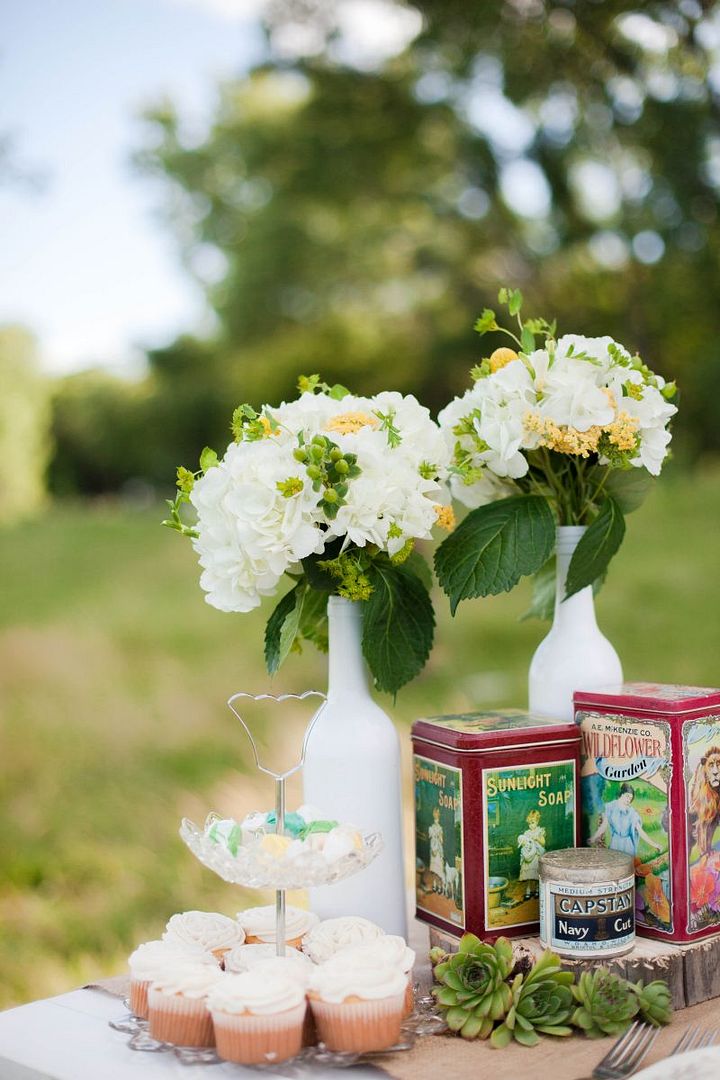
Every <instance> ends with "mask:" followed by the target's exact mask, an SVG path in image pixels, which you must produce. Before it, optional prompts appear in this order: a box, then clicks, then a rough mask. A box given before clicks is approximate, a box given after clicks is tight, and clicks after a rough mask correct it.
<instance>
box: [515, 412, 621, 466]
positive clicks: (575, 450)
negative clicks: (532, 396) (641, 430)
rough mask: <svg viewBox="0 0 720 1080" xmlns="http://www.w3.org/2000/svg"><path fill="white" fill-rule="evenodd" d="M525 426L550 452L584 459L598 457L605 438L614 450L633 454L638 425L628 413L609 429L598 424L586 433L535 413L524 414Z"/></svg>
mask: <svg viewBox="0 0 720 1080" xmlns="http://www.w3.org/2000/svg"><path fill="white" fill-rule="evenodd" d="M523 423H524V424H525V427H526V428H527V430H528V431H533V432H535V433H536V434H537V435H539V436H540V445H541V446H547V447H548V449H549V450H555V451H556V452H557V453H558V454H575V455H577V456H578V457H583V458H586V457H589V456H590V454H596V453H597V451H598V444H599V442H600V438H601V437H602V435H603V434H607V436H608V439H609V440H610V442H611V443H612V444H613V446H617V448H618V450H634V449H635V446H636V443H637V438H636V433H637V429H638V424H639V422H638V421H637V420H636V419H635V418H634V417H632V416H630V415H629V413H626V412H621V413H620V414H619V415H618V417H617V419H616V420H613V422H612V423H611V424H608V425H607V427H604V428H602V427H599V426H598V425H597V424H595V425H593V427H590V428H588V429H587V431H578V429H577V428H574V427H567V426H566V425H563V424H556V423H555V422H554V421H553V420H547V419H545V417H543V416H540V414H539V413H532V412H528V413H526V414H525V416H524V418H523Z"/></svg>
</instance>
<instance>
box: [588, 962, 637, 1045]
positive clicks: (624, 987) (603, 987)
mask: <svg viewBox="0 0 720 1080" xmlns="http://www.w3.org/2000/svg"><path fill="white" fill-rule="evenodd" d="M572 992H573V995H574V997H575V1000H576V1001H577V1003H578V1004H577V1008H576V1009H575V1011H574V1013H573V1015H572V1023H573V1024H574V1025H575V1026H576V1027H579V1028H582V1029H583V1031H584V1032H585V1034H586V1035H588V1036H589V1037H590V1038H591V1039H598V1038H602V1036H603V1035H621V1034H622V1032H623V1031H625V1029H626V1028H627V1027H628V1026H629V1025H630V1022H631V1021H632V1019H633V1017H635V1016H636V1015H637V1013H638V1012H639V1010H640V999H639V996H638V993H637V990H636V988H635V987H634V986H633V984H632V983H629V982H628V981H627V979H623V978H622V976H620V975H614V974H613V973H612V972H611V971H609V970H608V969H607V968H597V970H595V971H593V972H589V971H584V972H583V973H582V975H581V976H580V978H579V980H578V982H577V984H576V985H575V986H573V988H572Z"/></svg>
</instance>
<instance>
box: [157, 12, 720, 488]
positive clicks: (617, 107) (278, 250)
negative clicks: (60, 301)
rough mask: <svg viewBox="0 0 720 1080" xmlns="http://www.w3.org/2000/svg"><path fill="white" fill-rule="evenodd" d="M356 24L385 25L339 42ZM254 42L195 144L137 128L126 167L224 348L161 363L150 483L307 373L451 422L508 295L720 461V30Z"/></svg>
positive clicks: (506, 22)
mask: <svg viewBox="0 0 720 1080" xmlns="http://www.w3.org/2000/svg"><path fill="white" fill-rule="evenodd" d="M350 9H353V10H354V11H355V14H356V16H357V15H358V12H359V16H360V18H362V16H363V12H364V13H365V18H366V21H367V20H370V21H372V20H373V19H376V20H378V19H380V18H381V17H382V18H383V20H384V21H383V22H382V24H379V23H378V25H376V26H375V28H374V35H373V34H372V33H371V34H368V33H367V32H366V30H367V27H363V25H362V24H361V23H360V22H358V20H357V18H356V21H355V23H353V24H352V26H351V27H350V29H348V24H347V18H348V12H349V11H350ZM420 15H422V18H421V17H420ZM393 19H394V20H395V21H394V22H393V21H392V20H393ZM398 20H399V22H398ZM393 27H394V28H395V30H398V27H399V28H400V30H401V31H402V33H405V39H404V40H405V43H406V47H405V48H400V46H397V47H395V48H394V50H393V48H392V47H390V46H389V45H388V40H387V35H388V34H389V33H390V30H392V29H393ZM370 29H372V26H371V27H370ZM361 31H362V32H361ZM266 32H267V42H268V59H267V61H266V62H265V63H264V64H262V65H260V66H259V67H257V68H256V69H255V70H253V71H252V72H250V73H249V74H248V75H247V76H244V77H242V78H240V79H237V80H235V81H231V82H228V83H226V84H224V85H223V86H222V87H221V88H220V94H219V99H218V104H217V108H216V111H215V114H214V116H213V119H212V122H211V123H210V125H209V127H208V130H207V133H206V136H205V137H204V138H203V139H202V140H200V141H198V139H197V137H196V136H193V137H188V136H187V135H186V132H185V127H184V123H183V118H182V116H181V115H180V114H179V113H178V112H177V110H175V109H174V107H173V106H172V104H168V103H165V104H163V105H161V106H158V107H157V108H156V109H154V110H153V111H152V112H151V113H150V114H149V122H150V131H151V136H150V138H149V139H148V146H147V149H146V150H144V151H143V152H142V153H141V154H140V162H141V165H142V167H143V168H144V169H146V170H149V171H151V172H153V173H154V174H157V175H159V176H161V177H163V178H165V179H166V181H167V183H168V196H169V198H168V210H167V213H168V218H169V220H170V221H171V222H172V224H173V227H174V228H175V229H176V230H177V233H178V236H179V238H180V240H181V245H182V251H183V256H184V259H185V261H186V264H187V266H188V269H189V270H190V271H191V272H192V273H194V274H195V275H196V276H197V277H198V278H199V280H200V281H201V282H202V283H203V284H204V285H205V287H206V291H207V296H208V299H209V302H210V304H211V306H212V308H213V309H214V311H215V312H216V314H217V332H216V334H215V335H214V336H213V337H212V338H211V339H210V340H208V341H206V342H200V341H197V340H194V339H192V338H188V337H181V338H180V339H178V340H177V341H176V342H174V343H173V344H172V345H171V346H170V347H169V348H167V349H164V350H159V351H156V352H154V353H152V354H150V365H151V371H152V375H151V380H150V382H149V384H148V393H149V394H150V398H151V400H150V401H149V403H148V408H149V409H150V411H151V412H152V414H153V415H154V416H155V417H157V418H158V424H159V425H160V429H161V430H162V432H163V443H162V451H161V452H158V453H157V454H154V456H153V464H152V466H148V464H147V462H146V463H145V465H144V469H145V471H146V472H147V470H148V468H150V469H151V471H152V472H153V474H154V472H155V469H156V466H157V464H158V463H160V462H161V461H162V462H163V463H164V461H165V460H172V461H176V460H182V461H184V462H185V463H186V464H193V457H194V456H196V454H197V451H198V450H199V449H200V448H201V447H202V445H203V444H204V443H206V442H208V443H215V444H216V445H220V446H222V445H223V444H224V441H225V439H226V438H227V428H226V426H225V424H226V418H227V417H228V416H229V415H230V412H231V410H232V407H233V405H234V404H235V403H237V402H238V401H239V400H249V401H253V402H255V403H258V402H260V401H261V400H279V399H281V398H282V397H283V396H287V395H289V394H291V393H293V390H294V384H295V380H296V377H297V375H298V374H299V373H300V372H303V371H320V372H322V373H323V375H324V377H325V378H327V379H328V380H329V381H335V380H340V381H341V382H345V383H348V384H350V385H351V386H352V387H353V388H356V389H357V390H359V391H371V390H376V389H378V388H380V387H381V386H393V387H396V388H398V389H401V390H404V391H411V392H414V393H416V394H417V395H418V396H419V397H420V398H421V399H422V400H423V401H425V402H426V403H427V404H429V405H430V406H431V407H433V408H439V407H440V406H441V405H442V404H443V403H444V402H445V401H446V400H447V398H448V397H449V396H450V395H451V394H453V393H455V392H457V391H458V390H459V389H460V388H461V387H463V386H464V385H465V383H466V379H467V375H466V373H467V369H468V368H469V367H470V365H471V364H472V363H473V362H474V361H475V360H476V359H477V358H478V357H477V353H478V344H476V341H475V340H474V339H473V335H472V330H471V327H472V322H473V319H474V316H475V314H476V313H477V312H478V311H479V309H480V308H481V307H482V306H484V305H485V304H488V305H490V306H492V304H493V302H494V299H495V294H496V292H497V287H498V285H500V284H505V283H514V284H519V285H520V286H521V287H522V288H523V289H524V291H525V292H526V294H527V295H528V300H529V304H528V307H529V309H532V308H533V307H534V308H535V309H536V310H537V311H538V313H543V314H547V315H548V317H552V316H554V315H556V316H557V317H558V319H559V323H560V326H561V328H565V329H568V328H570V329H572V330H575V331H577V332H584V333H588V334H594V333H608V332H609V333H611V334H612V335H613V336H615V337H616V338H618V339H619V340H621V341H623V342H624V343H625V344H627V345H628V346H629V347H631V348H637V349H638V350H639V351H640V352H641V353H642V354H643V355H644V356H645V357H646V358H647V360H648V362H649V363H650V364H651V365H652V366H653V367H654V368H656V369H657V370H660V371H662V372H663V373H666V374H671V375H672V376H673V377H675V376H677V378H678V380H679V382H680V384H681V388H682V389H683V390H684V392H685V394H684V400H683V404H682V411H681V413H680V417H679V422H678V429H677V430H678V433H679V435H680V439H679V442H678V446H680V447H682V448H683V449H684V452H686V453H689V454H693V455H695V454H697V453H699V452H700V451H701V450H703V449H713V450H720V397H719V396H718V395H717V394H711V393H707V392H706V391H707V388H708V387H710V386H711V385H713V386H717V385H718V383H720V334H719V333H718V329H719V327H718V315H717V308H716V306H715V305H714V304H712V303H710V302H708V297H710V296H712V295H714V294H716V293H717V291H718V289H719V288H720V261H719V259H718V252H719V251H720V247H719V246H718V240H719V239H720V226H719V225H718V216H717V210H718V192H719V191H720V131H719V130H718V124H717V102H718V93H719V92H720V8H718V7H717V6H715V5H710V4H707V3H706V4H700V3H698V2H696V0H679V2H678V3H670V2H662V0H655V2H646V3H643V4H642V5H637V6H636V7H632V6H629V5H628V4H627V3H624V2H619V0H606V2H604V3H601V4H599V3H595V2H590V0H574V2H573V0H554V2H552V0H494V2H491V3H486V4H468V3H467V2H466V0H416V3H415V4H414V5H409V4H401V3H392V0H270V2H269V4H268V5H267V6H266ZM393 32H394V31H393ZM401 36H402V35H401ZM410 39H412V40H410ZM398 40H400V39H399V38H398ZM401 44H402V42H401ZM396 45H397V43H396ZM373 49H374V50H375V51H374V52H373ZM398 50H399V51H398ZM393 52H394V55H393ZM308 54H311V55H308ZM488 344H489V345H490V346H492V344H493V343H492V342H489V343H488Z"/></svg>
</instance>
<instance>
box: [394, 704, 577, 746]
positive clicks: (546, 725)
mask: <svg viewBox="0 0 720 1080" xmlns="http://www.w3.org/2000/svg"><path fill="white" fill-rule="evenodd" d="M412 734H413V738H414V739H422V740H423V741H424V742H430V743H435V744H436V745H439V746H448V747H453V748H455V749H457V750H462V751H468V750H477V751H483V750H499V749H501V748H504V747H506V746H540V745H544V744H546V743H554V742H561V741H567V740H568V739H572V740H573V741H574V742H577V741H578V740H579V739H580V729H579V728H578V726H577V724H575V723H573V722H568V721H566V720H553V719H552V718H550V717H547V716H534V715H533V714H532V713H527V712H523V711H522V709H494V710H492V711H488V712H472V713H456V714H450V715H449V716H429V717H427V718H426V719H422V720H416V721H415V723H414V724H413V726H412Z"/></svg>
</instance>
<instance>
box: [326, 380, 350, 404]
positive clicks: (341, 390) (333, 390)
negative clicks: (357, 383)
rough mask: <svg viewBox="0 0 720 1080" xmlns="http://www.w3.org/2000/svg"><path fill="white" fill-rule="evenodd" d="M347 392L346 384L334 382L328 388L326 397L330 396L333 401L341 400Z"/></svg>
mask: <svg viewBox="0 0 720 1080" xmlns="http://www.w3.org/2000/svg"><path fill="white" fill-rule="evenodd" d="M349 393H350V391H349V390H348V388H347V386H343V385H342V384H341V383H334V384H333V385H332V386H331V387H330V389H329V390H328V397H331V398H332V399H333V401H342V399H343V398H344V397H347V396H348V394H349Z"/></svg>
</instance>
